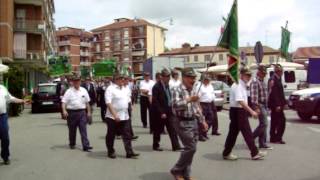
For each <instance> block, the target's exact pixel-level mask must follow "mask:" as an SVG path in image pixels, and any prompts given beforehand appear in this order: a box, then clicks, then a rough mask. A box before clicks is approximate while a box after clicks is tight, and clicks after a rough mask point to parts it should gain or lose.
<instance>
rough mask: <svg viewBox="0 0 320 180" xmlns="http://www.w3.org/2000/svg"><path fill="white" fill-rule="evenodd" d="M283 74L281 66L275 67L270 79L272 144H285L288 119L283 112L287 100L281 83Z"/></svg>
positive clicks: (269, 104) (269, 103)
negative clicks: (284, 137)
mask: <svg viewBox="0 0 320 180" xmlns="http://www.w3.org/2000/svg"><path fill="white" fill-rule="evenodd" d="M282 74H283V69H282V67H281V65H279V64H277V65H275V67H274V74H273V76H272V77H271V78H270V80H269V85H268V86H269V100H268V106H269V108H270V109H271V126H270V142H271V143H276V144H285V141H283V139H282V137H283V134H284V131H285V128H286V117H285V115H284V112H283V110H284V107H285V105H286V99H285V96H284V91H283V85H282V82H281V77H282Z"/></svg>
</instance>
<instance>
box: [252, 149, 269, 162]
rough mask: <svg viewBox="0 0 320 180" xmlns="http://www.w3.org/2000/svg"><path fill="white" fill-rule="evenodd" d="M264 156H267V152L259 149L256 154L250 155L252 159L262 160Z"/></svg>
mask: <svg viewBox="0 0 320 180" xmlns="http://www.w3.org/2000/svg"><path fill="white" fill-rule="evenodd" d="M265 156H267V152H265V151H259V152H258V154H257V155H255V156H253V157H252V160H262V159H263V158H264V157H265Z"/></svg>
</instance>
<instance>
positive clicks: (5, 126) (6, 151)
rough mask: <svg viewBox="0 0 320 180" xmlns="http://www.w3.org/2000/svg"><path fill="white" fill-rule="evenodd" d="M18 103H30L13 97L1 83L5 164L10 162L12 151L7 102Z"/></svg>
mask: <svg viewBox="0 0 320 180" xmlns="http://www.w3.org/2000/svg"><path fill="white" fill-rule="evenodd" d="M8 103H16V104H23V103H25V104H28V103H29V102H28V101H25V100H22V99H18V98H16V97H13V96H12V95H11V94H10V93H9V91H8V90H7V88H6V87H4V86H3V85H0V141H1V158H2V159H3V161H4V164H5V165H9V164H10V159H9V156H10V151H9V144H10V139H9V123H8V113H7V104H8Z"/></svg>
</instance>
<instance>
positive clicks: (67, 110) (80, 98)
mask: <svg viewBox="0 0 320 180" xmlns="http://www.w3.org/2000/svg"><path fill="white" fill-rule="evenodd" d="M72 84H73V86H72V87H71V88H69V89H68V90H67V91H66V93H65V94H64V96H63V98H62V112H63V116H64V118H65V119H67V122H68V128H69V146H70V149H75V145H76V134H77V127H78V128H79V131H80V135H81V141H82V148H83V151H86V152H90V150H91V149H92V147H91V146H90V143H89V140H88V137H87V123H88V122H89V123H90V120H91V108H90V104H89V102H90V97H89V94H88V92H87V90H86V89H84V88H83V87H80V84H81V81H80V76H78V75H74V76H73V77H72Z"/></svg>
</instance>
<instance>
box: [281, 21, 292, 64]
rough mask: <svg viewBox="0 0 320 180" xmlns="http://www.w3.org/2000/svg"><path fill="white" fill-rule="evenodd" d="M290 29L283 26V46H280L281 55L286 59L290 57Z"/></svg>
mask: <svg viewBox="0 0 320 180" xmlns="http://www.w3.org/2000/svg"><path fill="white" fill-rule="evenodd" d="M290 35H291V33H290V31H288V29H287V27H286V28H283V27H281V47H280V53H281V56H282V57H284V58H285V59H288V58H289V52H288V49H289V44H290Z"/></svg>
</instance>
